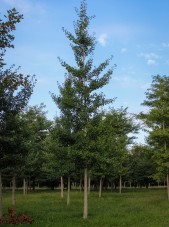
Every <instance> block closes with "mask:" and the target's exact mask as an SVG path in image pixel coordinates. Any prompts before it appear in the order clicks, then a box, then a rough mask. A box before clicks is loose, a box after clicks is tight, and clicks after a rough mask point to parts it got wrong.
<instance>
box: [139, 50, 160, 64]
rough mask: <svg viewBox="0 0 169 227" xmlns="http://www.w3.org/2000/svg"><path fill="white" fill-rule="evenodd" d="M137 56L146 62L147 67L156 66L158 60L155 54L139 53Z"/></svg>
mask: <svg viewBox="0 0 169 227" xmlns="http://www.w3.org/2000/svg"><path fill="white" fill-rule="evenodd" d="M139 56H140V57H143V58H144V59H145V60H146V62H147V65H156V64H157V59H159V58H160V57H159V56H158V55H157V54H154V53H140V54H139Z"/></svg>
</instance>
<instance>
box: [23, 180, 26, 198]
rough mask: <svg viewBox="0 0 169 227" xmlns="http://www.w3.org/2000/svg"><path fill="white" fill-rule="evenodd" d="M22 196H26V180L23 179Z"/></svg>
mask: <svg viewBox="0 0 169 227" xmlns="http://www.w3.org/2000/svg"><path fill="white" fill-rule="evenodd" d="M23 194H24V195H25V194H26V180H25V178H24V179H23Z"/></svg>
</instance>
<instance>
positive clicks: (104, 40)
mask: <svg viewBox="0 0 169 227" xmlns="http://www.w3.org/2000/svg"><path fill="white" fill-rule="evenodd" d="M107 39H108V35H107V34H106V33H102V34H100V36H99V38H98V42H99V43H100V45H101V46H103V47H104V46H106V44H107Z"/></svg>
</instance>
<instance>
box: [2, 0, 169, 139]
mask: <svg viewBox="0 0 169 227" xmlns="http://www.w3.org/2000/svg"><path fill="white" fill-rule="evenodd" d="M87 4H88V14H89V15H95V16H96V17H95V19H94V20H92V22H91V25H90V32H91V33H93V32H94V33H95V36H96V39H97V45H96V49H95V54H94V64H95V65H96V66H97V65H98V64H99V63H101V62H102V61H104V60H105V59H106V58H108V57H110V56H111V55H113V56H114V58H113V60H112V62H111V64H112V65H114V64H116V65H117V67H116V69H115V70H114V73H113V75H112V79H111V81H110V83H109V85H107V86H106V87H105V88H103V92H104V93H105V94H106V97H107V98H114V97H117V99H116V101H115V102H114V104H113V106H114V107H115V108H118V107H121V106H123V107H128V111H129V112H130V113H134V114H137V113H139V112H140V111H145V110H146V108H145V107H143V106H141V105H140V104H141V103H142V102H143V100H144V99H145V94H144V93H145V91H146V89H147V88H148V87H149V86H150V84H151V81H152V75H157V74H160V75H169V29H168V22H169V13H168V12H169V1H168V0H163V1H161V0H104V1H103V0H87ZM79 5H80V0H1V1H0V12H1V17H2V15H3V14H4V13H5V11H6V10H7V9H10V8H12V7H15V8H16V9H17V10H18V11H19V12H20V13H23V14H24V20H23V21H22V22H21V23H20V24H18V25H17V30H16V31H15V33H14V35H15V41H14V44H15V49H13V50H8V51H7V53H6V62H7V63H8V65H11V64H16V66H21V72H23V73H24V74H29V75H34V74H35V75H36V78H37V84H36V87H35V90H34V94H33V95H32V98H31V100H30V105H36V104H40V103H41V102H43V103H44V104H45V105H46V110H47V111H48V115H47V116H48V118H50V119H53V118H54V116H56V114H59V111H58V109H57V108H56V106H55V104H54V103H53V101H52V99H51V97H50V94H49V91H51V92H53V93H55V94H58V88H57V81H59V82H60V83H62V82H63V81H64V74H65V70H64V69H63V68H62V67H61V66H60V63H59V61H58V59H57V57H58V56H59V57H61V58H62V59H64V60H66V61H67V62H68V63H69V64H72V65H74V60H73V54H72V51H71V48H70V46H69V41H68V40H67V39H66V38H65V35H64V33H63V32H62V27H65V28H66V29H68V30H69V31H71V32H73V21H75V20H76V19H77V15H76V13H75V10H74V8H75V7H77V8H78V7H79ZM138 137H139V139H138V142H143V137H144V135H143V134H142V133H141V134H140V136H138Z"/></svg>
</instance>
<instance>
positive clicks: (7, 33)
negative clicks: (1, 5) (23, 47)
mask: <svg viewBox="0 0 169 227" xmlns="http://www.w3.org/2000/svg"><path fill="white" fill-rule="evenodd" d="M4 18H5V20H3V19H1V18H0V68H1V67H2V66H3V65H4V62H3V57H4V54H5V51H6V48H14V45H13V44H12V43H11V42H12V41H13V40H14V35H13V34H12V32H13V31H14V30H15V29H16V24H17V23H19V22H20V21H21V20H22V19H23V15H21V14H19V13H18V12H17V11H16V9H15V8H13V9H11V10H8V11H7V15H4Z"/></svg>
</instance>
